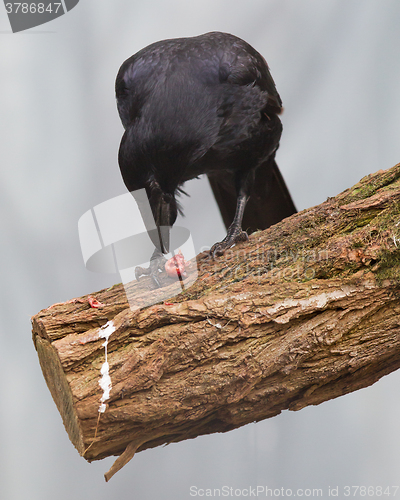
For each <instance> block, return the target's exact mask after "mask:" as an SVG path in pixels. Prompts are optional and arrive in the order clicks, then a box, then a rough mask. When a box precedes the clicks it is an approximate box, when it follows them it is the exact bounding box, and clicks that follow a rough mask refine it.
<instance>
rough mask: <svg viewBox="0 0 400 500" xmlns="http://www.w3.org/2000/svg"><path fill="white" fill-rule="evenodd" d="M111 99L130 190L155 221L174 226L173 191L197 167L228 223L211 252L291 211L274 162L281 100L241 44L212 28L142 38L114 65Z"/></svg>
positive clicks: (260, 63)
mask: <svg viewBox="0 0 400 500" xmlns="http://www.w3.org/2000/svg"><path fill="white" fill-rule="evenodd" d="M116 97H117V106H118V111H119V115H120V117H121V120H122V123H123V126H124V128H125V133H124V135H123V137H122V141H121V145H120V150H119V165H120V169H121V173H122V176H123V179H124V182H125V185H126V186H127V188H128V189H129V191H135V190H137V189H140V188H145V189H146V192H147V195H148V198H149V201H150V206H151V208H152V211H153V216H154V219H155V222H156V225H157V226H158V227H160V226H169V227H171V226H172V225H173V224H174V222H175V220H176V217H177V213H178V205H177V202H176V195H177V192H178V190H179V188H180V187H181V186H182V185H183V183H184V182H185V181H187V180H189V179H193V178H195V177H197V176H199V175H201V174H207V175H208V178H209V180H210V183H211V187H212V189H213V193H214V195H215V198H216V200H217V203H218V205H219V208H220V210H221V214H222V217H223V220H224V222H225V225H226V226H227V228H228V233H227V236H226V238H224V240H223V241H222V242H220V243H216V244H215V245H214V246H213V247H212V249H211V254H212V256H213V257H215V256H217V255H220V254H222V253H223V251H224V250H225V249H226V248H228V247H230V246H232V245H233V244H234V243H236V242H238V241H242V240H245V239H247V234H246V233H245V232H244V231H242V222H243V228H244V229H245V230H247V231H248V232H253V231H255V230H257V229H265V228H267V227H269V226H270V225H272V224H274V223H276V222H278V221H280V220H281V219H283V218H284V217H287V216H289V215H291V214H293V213H294V212H295V211H296V209H295V206H294V204H293V202H292V199H291V197H290V194H289V192H288V189H287V187H286V185H285V182H284V180H283V178H282V176H281V174H280V172H279V169H278V167H277V165H276V163H275V152H276V150H277V148H278V146H279V140H280V137H281V133H282V125H281V122H280V119H279V116H278V115H279V114H280V112H281V110H282V102H281V99H280V97H279V94H278V92H277V90H276V88H275V83H274V81H273V79H272V77H271V74H270V72H269V68H268V66H267V63H266V62H265V60H264V58H263V57H262V56H261V55H260V54H259V53H258V52H257V51H256V50H255V49H253V48H252V47H251V46H250V45H249V44H248V43H246V42H245V41H243V40H241V39H239V38H237V37H235V36H233V35H230V34H227V33H219V32H212V33H206V34H204V35H201V36H197V37H193V38H178V39H172V40H164V41H160V42H157V43H154V44H152V45H149V46H148V47H146V48H144V49H142V50H140V51H139V52H138V53H137V54H135V55H133V56H132V57H130V58H129V59H127V60H126V61H125V62H124V63H123V64H122V66H121V68H120V70H119V72H118V75H117V79H116ZM246 204H247V209H246V211H244V208H245V206H246ZM167 246H168V243H167V239H165V241H163V242H162V243H161V245H160V246H159V250H160V251H161V252H163V253H165V252H167V250H168V248H167ZM153 271H154V272H153V273H152V274H153V277H154V275H155V274H156V273H157V272H158V271H157V270H156V269H154V270H153ZM155 281H156V282H157V280H156V279H155Z"/></svg>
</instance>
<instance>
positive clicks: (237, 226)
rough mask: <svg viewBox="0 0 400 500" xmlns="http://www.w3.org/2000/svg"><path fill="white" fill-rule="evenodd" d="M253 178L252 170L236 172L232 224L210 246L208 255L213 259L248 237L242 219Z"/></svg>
mask: <svg viewBox="0 0 400 500" xmlns="http://www.w3.org/2000/svg"><path fill="white" fill-rule="evenodd" d="M253 179H254V172H253V171H250V172H246V173H245V174H244V175H243V174H241V173H240V174H237V177H236V190H237V192H238V197H237V202H236V212H235V217H234V219H233V221H232V224H231V225H230V226H229V228H228V232H227V234H226V236H225V238H224V239H223V240H222V241H221V242H219V243H215V245H213V246H212V247H211V250H210V255H211V257H212V258H213V259H214V258H215V257H217V256H219V255H222V254H223V253H224V252H225V250H227V249H228V248H230V247H231V246H232V245H234V244H235V243H239V242H241V241H247V240H248V239H249V237H248V235H247V233H246V231H243V230H242V220H243V214H244V209H245V208H246V203H247V200H248V199H249V195H248V193H249V191H250V189H249V188H250V186H251V183H252V181H253Z"/></svg>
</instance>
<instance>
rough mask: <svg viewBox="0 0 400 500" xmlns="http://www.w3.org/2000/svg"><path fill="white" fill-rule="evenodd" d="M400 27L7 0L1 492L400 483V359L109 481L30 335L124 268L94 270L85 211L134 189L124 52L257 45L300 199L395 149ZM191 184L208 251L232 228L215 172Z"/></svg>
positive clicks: (384, 160) (365, 3)
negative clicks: (122, 164)
mask: <svg viewBox="0 0 400 500" xmlns="http://www.w3.org/2000/svg"><path fill="white" fill-rule="evenodd" d="M399 26H400V2H399V1H398V0H362V1H361V0H324V1H321V0H246V1H241V0H201V1H190V0H168V1H162V0H153V1H152V0H148V1H146V2H145V1H144V0H141V1H138V0H130V1H128V0H113V1H108V2H105V1H103V2H99V1H95V0H81V1H80V2H79V4H78V5H77V6H76V7H75V8H74V9H73V10H72V11H70V12H69V13H68V14H67V15H64V16H62V17H60V18H59V19H57V20H55V21H53V22H51V23H48V24H45V25H42V26H40V27H38V28H34V29H33V30H30V31H28V32H22V33H20V34H12V33H11V31H10V26H9V24H8V19H7V16H6V12H5V9H4V8H3V7H2V6H0V31H1V33H0V90H1V92H0V117H1V120H0V126H1V135H0V137H1V139H0V140H1V148H0V151H1V170H0V176H1V183H0V189H1V196H0V204H1V230H0V237H1V243H2V244H1V252H2V259H1V278H2V283H1V288H0V294H1V300H0V325H1V330H0V332H1V333H0V341H1V342H0V377H1V378H0V402H1V411H0V443H1V445H0V498H1V499H5V500H36V499H40V500H50V499H55V498H57V499H58V500H64V499H70V498H75V499H82V498H88V499H92V498H96V499H98V500H101V499H110V498H128V499H140V500H150V499H152V500H153V499H159V498H160V499H161V498H167V499H177V500H183V499H189V498H193V496H191V495H190V486H195V487H196V488H218V487H222V486H229V487H232V488H247V487H249V486H253V487H255V486H257V485H264V486H268V487H269V488H282V487H283V488H284V489H287V488H291V489H293V490H295V489H296V488H303V489H305V488H323V492H324V498H326V497H327V496H328V488H329V487H330V488H333V487H336V486H339V487H340V488H342V487H343V486H345V485H350V486H351V485H365V486H369V485H372V486H392V485H396V484H399V483H400V473H399V470H400V429H399V425H398V421H399V417H400V399H399V390H398V386H399V382H400V373H394V374H392V375H389V376H387V377H385V378H384V379H382V380H381V381H379V382H378V383H376V384H375V385H374V386H372V387H370V388H367V389H363V390H360V391H358V392H356V393H354V394H350V395H348V396H345V397H342V398H339V399H337V400H334V401H330V402H327V403H324V404H322V405H321V406H318V407H312V408H306V409H304V410H301V411H300V412H288V411H287V412H284V413H282V414H281V415H279V416H277V417H275V418H273V419H270V420H266V421H264V422H260V423H258V424H250V425H247V426H246V427H243V428H241V429H238V430H236V431H233V432H230V433H227V434H221V435H212V436H206V437H200V438H197V439H195V440H192V441H187V442H183V443H179V444H172V445H169V446H167V447H165V448H159V449H153V450H148V451H144V452H141V453H139V454H138V455H137V456H136V457H134V459H133V460H132V461H131V462H130V464H128V465H127V466H126V467H125V468H124V469H123V470H122V471H120V472H119V473H118V474H117V475H116V476H115V477H114V478H113V479H112V480H111V481H110V483H108V484H106V483H105V482H104V479H103V473H104V472H105V471H106V470H108V469H109V467H110V466H111V464H112V462H113V460H114V459H113V458H109V459H106V460H103V461H100V462H95V463H92V464H88V463H87V462H86V461H85V460H84V459H83V458H81V457H80V456H79V455H78V453H77V452H76V450H75V449H74V447H73V446H72V444H71V443H70V442H69V439H68V436H67V434H66V432H65V430H64V427H63V424H62V421H61V417H60V416H59V414H58V411H57V409H56V406H55V405H54V403H53V401H52V399H51V396H50V393H49V391H48V389H47V387H46V384H45V382H44V379H43V377H42V374H41V371H40V367H39V363H38V360H37V356H36V352H35V350H34V347H33V344H32V341H31V333H30V329H31V326H30V317H31V316H32V315H34V314H36V313H37V312H38V311H39V310H41V309H43V308H45V307H48V306H49V305H51V304H53V303H55V302H61V301H65V300H68V299H71V298H73V297H77V296H80V295H83V294H86V293H90V292H95V291H96V290H99V289H101V288H104V287H107V286H110V285H112V284H114V283H116V282H118V281H120V279H119V276H118V275H101V274H93V273H90V272H89V271H87V270H86V269H85V267H84V265H83V261H82V256H81V253H80V247H79V241H78V232H77V222H78V219H79V217H80V216H81V215H82V214H83V213H84V212H85V211H87V210H88V209H90V208H91V207H93V206H94V205H96V204H98V203H101V202H102V201H105V200H107V199H109V198H111V197H113V196H117V195H119V194H123V193H125V187H124V185H123V183H122V180H121V177H120V173H119V169H118V164H117V152H118V147H119V141H120V139H121V136H122V130H123V129H122V125H121V124H120V121H119V118H118V115H117V111H116V106H115V99H114V78H115V75H116V73H117V71H118V68H119V66H120V64H121V63H122V62H123V61H124V60H125V59H126V58H128V57H129V56H131V55H132V54H133V53H135V52H136V51H138V50H139V49H141V48H142V47H144V46H146V45H148V44H150V43H152V42H154V41H157V40H160V39H164V38H172V37H181V36H193V35H198V34H201V33H205V32H207V31H213V30H219V31H226V32H230V33H233V34H235V35H237V36H239V37H242V38H244V39H245V40H246V41H248V42H249V43H250V44H252V45H253V46H254V47H255V48H256V49H257V50H258V51H259V52H261V53H262V54H263V55H264V56H265V58H266V59H267V61H268V63H269V65H270V67H271V71H272V74H273V77H274V79H275V82H276V84H277V87H278V90H279V92H280V94H281V97H282V100H283V103H284V107H285V112H284V115H283V124H284V133H283V137H282V140H281V148H280V149H279V152H278V157H277V161H278V164H279V166H280V168H281V170H282V172H283V175H284V177H285V179H286V181H287V183H288V185H289V187H290V190H291V192H292V194H293V197H294V199H295V202H296V204H297V207H298V208H299V209H303V208H307V207H309V206H312V205H315V204H318V203H321V202H322V201H324V200H325V199H326V198H327V197H328V196H334V195H336V194H337V193H339V192H340V191H342V190H344V189H345V188H347V187H350V186H352V185H353V184H355V183H356V182H357V181H358V180H359V179H360V178H361V177H363V176H364V175H366V174H369V173H371V172H375V171H377V170H379V169H386V168H390V167H392V166H393V165H395V164H396V163H397V162H399V161H400V140H399V137H398V135H399V131H400V97H399V96H400V85H399V82H400V57H399V49H400V30H399ZM187 188H188V191H189V193H190V195H191V198H189V199H184V200H183V203H184V206H185V213H186V218H185V221H184V224H185V225H186V227H188V228H190V230H191V231H192V234H193V237H194V241H195V245H196V248H197V249H198V250H200V249H201V248H203V247H205V246H210V245H211V244H213V243H214V242H215V241H217V240H218V239H221V238H222V237H223V235H224V229H223V225H222V222H221V219H220V217H219V214H218V211H217V208H216V205H215V203H214V201H213V200H212V198H211V193H210V189H209V187H208V184H207V181H206V180H205V179H202V180H198V181H192V182H191V183H189V184H188V185H187ZM206 201H207V203H206ZM205 206H207V207H208V206H210V209H209V210H208V211H207V212H206V211H205ZM199 207H200V208H199ZM181 223H182V222H181ZM192 491H193V490H192ZM342 491H343V490H342ZM339 492H340V490H339ZM392 492H393V490H392ZM339 497H342V498H343V495H342V494H339ZM397 497H400V491H399V492H398V494H397ZM386 498H388V497H386Z"/></svg>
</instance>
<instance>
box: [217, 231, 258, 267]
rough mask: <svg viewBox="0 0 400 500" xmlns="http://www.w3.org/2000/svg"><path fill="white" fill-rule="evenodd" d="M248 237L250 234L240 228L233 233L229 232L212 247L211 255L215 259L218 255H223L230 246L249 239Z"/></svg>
mask: <svg viewBox="0 0 400 500" xmlns="http://www.w3.org/2000/svg"><path fill="white" fill-rule="evenodd" d="M248 239H249V236H248V234H247V233H246V231H242V230H241V229H240V228H239V230H238V231H235V232H233V233H232V234H229V232H228V234H227V235H226V236H225V238H224V239H223V240H222V241H220V242H219V243H215V245H213V246H212V247H211V250H210V256H211V258H212V259H213V260H214V259H215V258H216V257H219V256H220V255H223V254H224V252H225V250H227V249H228V248H230V247H231V246H232V245H235V244H236V243H240V242H242V241H247V240H248Z"/></svg>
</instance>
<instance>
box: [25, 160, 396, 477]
mask: <svg viewBox="0 0 400 500" xmlns="http://www.w3.org/2000/svg"><path fill="white" fill-rule="evenodd" d="M198 269H199V274H198V279H197V281H196V282H195V283H194V284H193V285H192V286H191V287H190V288H189V289H188V290H186V291H185V292H183V293H181V294H180V295H178V296H175V297H173V298H172V299H171V300H168V301H166V302H163V303H160V304H156V305H153V306H150V307H141V302H140V300H143V302H142V303H145V301H146V297H147V296H148V295H149V294H152V293H154V292H153V291H151V290H150V289H149V280H148V278H143V279H142V280H141V281H140V282H135V283H132V284H131V285H130V287H131V288H130V290H131V291H134V293H135V294H136V295H139V296H140V297H141V299H139V300H138V302H137V306H136V308H130V307H129V304H128V302H127V298H126V293H125V289H124V287H123V286H122V285H115V286H113V287H112V288H110V289H108V290H102V291H100V292H98V293H96V294H93V295H94V296H95V298H96V299H97V300H98V301H99V302H100V303H101V304H103V305H102V306H101V307H99V308H93V307H91V306H90V302H92V304H93V301H92V299H90V300H89V297H88V296H84V297H81V298H80V299H74V300H72V301H68V302H67V303H64V304H56V305H54V306H51V307H50V308H48V309H45V310H43V311H40V312H39V313H38V314H37V315H36V316H34V317H33V318H32V325H33V341H34V344H35V347H36V349H37V353H38V356H39V361H40V365H41V367H42V370H43V374H44V377H45V379H46V382H47V385H48V387H49V389H50V391H51V394H52V396H53V398H54V401H55V403H56V405H57V407H58V409H59V412H60V414H61V416H62V419H63V422H64V425H65V428H66V430H67V432H68V434H69V437H70V439H71V441H72V443H73V444H74V445H75V447H76V448H77V450H78V452H79V453H80V454H81V455H82V456H84V457H85V459H86V460H88V461H92V460H98V459H102V458H104V457H107V456H110V455H120V457H119V458H118V459H117V460H116V462H115V464H114V465H113V467H112V468H111V469H110V471H109V472H108V473H107V474H106V480H108V479H109V478H110V477H111V476H112V475H113V474H114V473H115V472H116V471H117V470H118V469H120V468H121V467H122V466H123V465H124V464H125V463H126V462H127V461H128V460H130V458H132V456H133V455H134V454H135V452H137V451H141V450H144V449H146V448H151V447H155V446H159V445H161V444H166V443H172V442H178V441H182V440H184V439H189V438H195V437H196V436H199V435H202V434H210V433H213V432H226V431H229V430H231V429H235V428H237V427H240V426H242V425H245V424H247V423H249V422H254V421H259V420H262V419H265V418H269V417H272V416H274V415H277V414H279V413H280V412H281V411H282V410H284V409H289V410H299V409H301V408H304V407H305V406H307V405H316V404H320V403H322V402H323V401H327V400H329V399H332V398H335V397H338V396H341V395H343V394H347V393H349V392H351V391H354V390H357V389H359V388H362V387H366V386H369V385H371V384H373V383H374V382H375V381H377V380H378V379H379V378H380V377H382V376H383V375H386V374H388V373H390V372H392V371H393V370H396V369H397V368H399V366H400V356H399V354H400V328H399V327H400V297H399V285H400V278H399V277H400V165H396V166H395V167H393V168H392V169H390V170H387V171H379V172H377V173H376V174H373V175H369V176H367V177H364V178H363V179H362V180H361V181H360V182H359V183H358V184H356V185H355V186H354V187H353V188H351V189H348V190H346V191H344V192H343V193H341V194H339V195H338V196H336V197H335V198H330V199H328V200H327V201H326V202H324V203H322V204H321V205H319V206H316V207H313V208H310V209H308V210H304V211H302V212H300V213H298V214H295V215H293V216H292V217H290V218H288V219H285V220H284V221H282V222H281V223H279V224H277V225H275V226H273V227H271V228H269V229H268V230H266V231H262V232H258V233H254V234H253V235H252V236H251V237H250V239H249V241H248V242H247V243H244V244H240V245H238V246H237V247H235V248H233V249H231V250H229V251H227V252H226V253H225V255H224V256H222V257H220V258H218V259H217V260H215V261H211V260H209V259H208V257H207V255H206V254H201V255H199V256H198ZM164 280H165V281H164V284H165V285H166V286H171V290H172V285H169V284H168V283H169V282H168V278H164ZM128 292H129V291H128ZM171 294H172V292H171ZM94 305H96V303H94ZM105 326H106V327H107V328H109V330H108V332H111V331H112V330H114V331H113V332H112V333H111V335H110V337H109V341H108V345H107V360H108V363H109V375H110V382H111V385H112V387H111V391H110V397H109V399H107V400H106V401H105V402H104V403H105V405H106V410H105V411H104V413H99V406H100V404H101V401H100V400H101V398H102V395H103V389H102V388H101V387H100V386H99V380H100V377H101V374H100V370H101V368H102V366H103V365H104V362H105V346H104V338H101V337H100V335H104V334H105Z"/></svg>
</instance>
